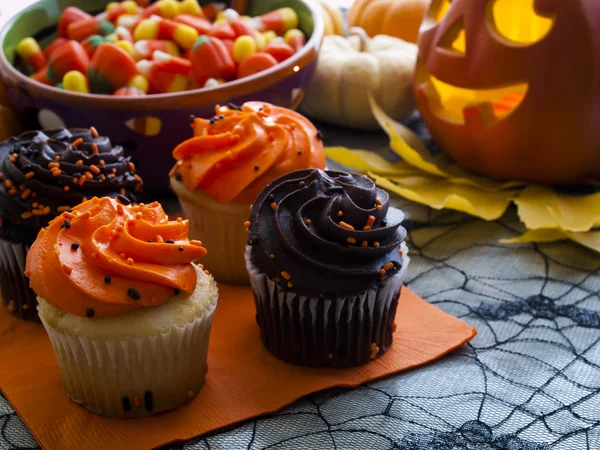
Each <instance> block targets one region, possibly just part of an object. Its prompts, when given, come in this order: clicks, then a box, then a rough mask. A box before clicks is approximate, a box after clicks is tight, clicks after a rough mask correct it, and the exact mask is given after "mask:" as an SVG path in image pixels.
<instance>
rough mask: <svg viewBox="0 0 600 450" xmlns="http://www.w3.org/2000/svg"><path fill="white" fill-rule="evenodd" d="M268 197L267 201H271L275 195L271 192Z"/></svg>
mask: <svg viewBox="0 0 600 450" xmlns="http://www.w3.org/2000/svg"><path fill="white" fill-rule="evenodd" d="M268 199H269V201H271V202H273V201H275V196H274V195H273V194H270V195H269V197H268Z"/></svg>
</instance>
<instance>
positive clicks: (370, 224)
mask: <svg viewBox="0 0 600 450" xmlns="http://www.w3.org/2000/svg"><path fill="white" fill-rule="evenodd" d="M374 223H375V216H369V218H368V219H367V226H366V227H365V229H366V228H367V227H369V230H370V229H371V227H372V226H373V224H374Z"/></svg>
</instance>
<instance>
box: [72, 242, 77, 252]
mask: <svg viewBox="0 0 600 450" xmlns="http://www.w3.org/2000/svg"><path fill="white" fill-rule="evenodd" d="M78 248H79V244H78V243H77V242H73V243H72V244H71V250H77V249H78Z"/></svg>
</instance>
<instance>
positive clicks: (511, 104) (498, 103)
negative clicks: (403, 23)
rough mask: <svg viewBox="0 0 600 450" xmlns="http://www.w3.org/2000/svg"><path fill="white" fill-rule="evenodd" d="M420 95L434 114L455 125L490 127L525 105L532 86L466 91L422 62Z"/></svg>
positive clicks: (420, 65)
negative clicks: (437, 74)
mask: <svg viewBox="0 0 600 450" xmlns="http://www.w3.org/2000/svg"><path fill="white" fill-rule="evenodd" d="M416 83H417V96H418V97H419V101H420V102H421V103H423V104H424V105H426V107H427V108H428V109H429V110H430V112H431V113H432V114H435V115H436V116H437V117H439V118H440V119H443V120H445V121H447V122H450V123H453V124H455V125H464V126H468V125H469V124H471V123H472V124H473V125H474V126H479V127H483V128H487V127H489V126H491V125H494V124H496V123H498V122H499V121H502V120H504V119H506V118H507V117H508V116H509V115H511V114H512V113H513V112H514V111H515V110H516V109H517V108H518V107H519V105H520V104H521V103H522V102H523V100H524V99H525V96H526V94H527V90H528V87H529V85H528V84H527V83H518V84H514V85H510V86H502V87H497V88H492V89H466V88H460V87H457V86H453V85H451V84H448V83H444V82H443V81H441V80H439V79H437V78H436V77H434V76H433V75H432V74H431V73H429V71H428V70H427V69H426V68H425V66H424V65H423V64H422V62H419V63H418V66H417V77H416Z"/></svg>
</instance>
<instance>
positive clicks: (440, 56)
mask: <svg viewBox="0 0 600 450" xmlns="http://www.w3.org/2000/svg"><path fill="white" fill-rule="evenodd" d="M599 33H600V2H598V1H595V0H594V1H590V0H569V1H563V0H477V1H473V0H452V1H451V2H450V1H449V0H433V2H432V5H431V9H430V10H429V12H428V14H427V16H426V17H425V20H424V22H423V25H422V28H421V36H420V38H419V58H418V62H417V70H416V79H415V94H416V99H417V106H418V108H419V109H420V111H421V114H422V116H423V119H424V121H425V123H426V124H427V126H428V127H429V129H430V131H431V134H432V136H433V137H434V139H435V140H436V141H437V143H438V144H439V146H440V148H441V149H442V150H443V151H445V152H446V153H448V154H449V155H450V156H452V157H453V158H454V159H455V160H457V161H458V162H459V163H461V164H462V165H464V166H466V167H468V168H470V169H472V170H474V171H477V172H480V173H483V174H485V175H488V176H492V177H495V178H501V179H510V180H523V181H531V182H538V183H547V184H553V183H571V182H577V181H581V180H583V179H588V178H598V177H599V176H600V126H599V124H600V72H599V71H598V70H597V68H598V67H600V53H599V51H598V50H599V49H600V39H598V35H599Z"/></svg>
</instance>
